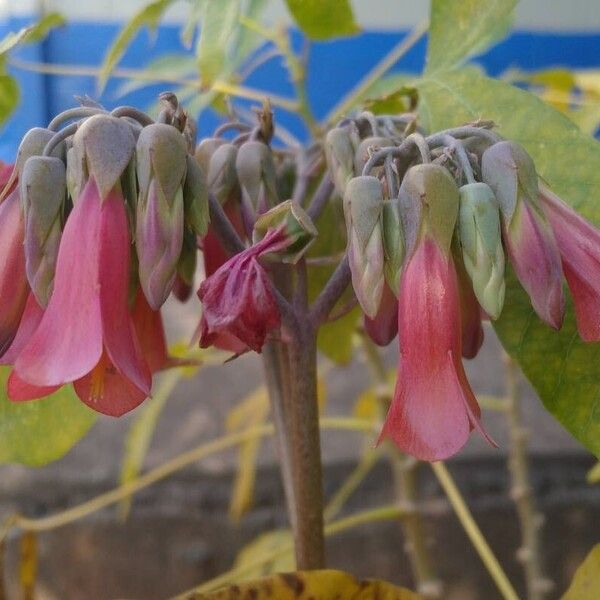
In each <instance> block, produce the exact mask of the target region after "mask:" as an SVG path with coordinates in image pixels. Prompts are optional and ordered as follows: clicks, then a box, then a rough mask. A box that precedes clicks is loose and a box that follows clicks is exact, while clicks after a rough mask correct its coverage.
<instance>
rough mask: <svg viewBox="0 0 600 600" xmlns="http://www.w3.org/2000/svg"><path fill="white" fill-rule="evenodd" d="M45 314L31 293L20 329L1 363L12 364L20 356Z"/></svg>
mask: <svg viewBox="0 0 600 600" xmlns="http://www.w3.org/2000/svg"><path fill="white" fill-rule="evenodd" d="M43 316H44V309H43V308H42V307H41V306H40V305H39V304H38V302H37V300H36V299H35V295H34V294H33V293H31V292H30V293H29V296H28V297H27V303H26V304H25V310H24V311H23V316H22V317H21V322H20V323H19V329H18V330H17V335H15V339H14V340H13V341H12V344H11V345H10V347H9V348H8V350H7V351H6V353H5V354H4V355H3V356H2V357H1V358H0V365H12V364H14V362H15V360H17V356H19V354H20V352H21V350H23V348H24V347H25V346H26V344H27V342H28V341H29V338H30V337H31V336H32V335H33V334H34V332H35V330H36V329H37V327H38V325H39V324H40V321H41V320H42V317H43Z"/></svg>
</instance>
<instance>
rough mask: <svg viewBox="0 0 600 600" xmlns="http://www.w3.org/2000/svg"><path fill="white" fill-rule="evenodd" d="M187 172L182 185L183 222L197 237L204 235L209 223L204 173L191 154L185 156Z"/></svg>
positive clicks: (206, 186)
mask: <svg viewBox="0 0 600 600" xmlns="http://www.w3.org/2000/svg"><path fill="white" fill-rule="evenodd" d="M186 161H187V172H186V175H185V183H184V186H183V206H184V216H185V223H186V225H187V226H188V227H190V228H191V230H192V231H193V232H194V233H195V234H196V235H197V236H199V237H204V236H205V235H206V232H207V231H208V225H209V223H210V213H209V209H208V185H207V183H206V175H205V173H204V171H203V170H202V168H201V167H200V165H199V164H198V163H197V162H196V159H194V157H193V156H190V155H189V154H188V155H187V157H186Z"/></svg>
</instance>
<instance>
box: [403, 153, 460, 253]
mask: <svg viewBox="0 0 600 600" xmlns="http://www.w3.org/2000/svg"><path fill="white" fill-rule="evenodd" d="M399 198H400V214H401V215H402V225H403V229H404V240H405V247H406V255H407V256H410V255H411V254H412V253H413V251H414V249H415V247H416V244H417V243H418V241H419V240H420V238H421V237H422V236H423V235H425V234H427V235H428V236H430V237H432V238H433V239H434V240H435V241H436V243H437V244H438V246H439V247H440V249H441V250H442V251H443V252H444V254H446V255H448V253H449V252H450V244H451V243H452V236H453V234H454V226H455V224H456V219H457V217H458V203H459V197H458V188H457V187H456V183H455V182H454V179H453V178H452V176H451V175H450V173H449V172H448V171H447V170H446V169H445V168H444V167H442V166H440V165H434V164H431V163H427V164H421V165H416V166H414V167H411V168H410V169H409V170H408V171H407V172H406V175H405V176H404V179H403V180H402V184H401V185H400V192H399Z"/></svg>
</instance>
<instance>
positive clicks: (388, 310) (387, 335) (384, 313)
mask: <svg viewBox="0 0 600 600" xmlns="http://www.w3.org/2000/svg"><path fill="white" fill-rule="evenodd" d="M364 327H365V331H366V332H367V334H368V335H369V337H370V338H371V339H372V340H373V341H374V342H375V343H376V344H377V345H378V346H387V345H388V344H389V343H390V342H391V341H392V340H393V339H394V338H395V337H396V335H397V334H398V300H397V299H396V296H394V294H393V292H392V290H391V289H390V287H389V286H388V285H387V283H386V284H385V286H384V288H383V294H382V296H381V302H380V304H379V310H378V311H377V314H376V315H375V317H374V318H373V319H371V318H369V317H367V316H366V315H365V317H364Z"/></svg>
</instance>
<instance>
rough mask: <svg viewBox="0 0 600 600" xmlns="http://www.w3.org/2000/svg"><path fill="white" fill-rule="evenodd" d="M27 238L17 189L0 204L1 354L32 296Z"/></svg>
mask: <svg viewBox="0 0 600 600" xmlns="http://www.w3.org/2000/svg"><path fill="white" fill-rule="evenodd" d="M24 235H25V229H24V224H23V218H22V214H21V205H20V202H19V192H18V190H14V191H13V192H11V193H10V194H9V195H8V197H7V198H6V200H4V202H2V204H0V257H1V258H2V260H1V261H0V355H2V354H3V353H4V352H5V351H6V350H7V349H8V347H9V346H10V344H11V342H12V340H13V338H14V336H15V334H16V333H17V329H18V327H19V321H20V320H21V315H22V314H23V310H24V309H25V303H26V301H27V294H28V293H29V285H28V283H27V275H26V274H25V252H24V249H23V239H24Z"/></svg>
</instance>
